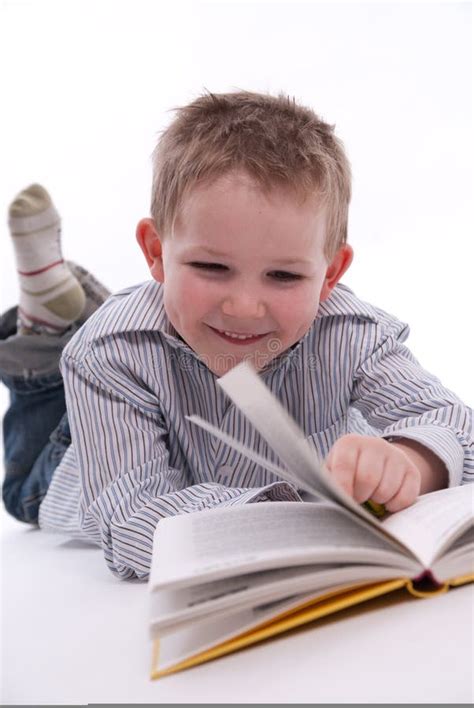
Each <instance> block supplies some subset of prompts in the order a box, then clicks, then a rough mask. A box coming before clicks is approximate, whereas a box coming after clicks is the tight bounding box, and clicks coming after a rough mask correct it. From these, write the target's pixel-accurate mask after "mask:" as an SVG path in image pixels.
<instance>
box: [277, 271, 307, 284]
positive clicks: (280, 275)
mask: <svg viewBox="0 0 474 708" xmlns="http://www.w3.org/2000/svg"><path fill="white" fill-rule="evenodd" d="M269 275H270V277H271V278H273V280H279V281H282V282H289V281H292V280H301V279H302V277H303V276H302V275H299V274H298V273H288V271H286V270H273V271H272V272H271V273H270V274H269Z"/></svg>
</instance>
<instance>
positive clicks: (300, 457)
mask: <svg viewBox="0 0 474 708" xmlns="http://www.w3.org/2000/svg"><path fill="white" fill-rule="evenodd" d="M218 384H219V385H220V386H221V387H222V389H223V390H224V391H225V392H226V393H227V395H228V396H229V397H230V399H231V400H232V401H233V402H234V403H235V405H236V406H237V407H238V408H240V410H241V411H242V412H243V414H244V415H245V416H246V417H247V418H248V419H249V420H250V422H251V423H252V424H253V425H254V427H255V428H256V430H257V431H258V432H259V433H260V435H262V436H263V438H264V439H265V440H266V442H267V443H268V445H269V447H270V448H271V449H273V450H274V452H275V453H276V454H277V456H278V458H279V460H280V461H281V463H282V464H280V465H276V464H274V463H273V462H270V461H269V460H267V459H265V458H263V457H261V456H260V455H258V454H256V453H255V452H254V451H253V450H251V449H249V448H247V447H245V446H243V445H242V444H241V443H240V442H239V441H238V440H235V439H233V438H232V437H230V436H228V435H227V434H226V433H224V432H222V431H221V430H219V429H218V428H217V427H214V426H212V425H211V424H209V423H208V422H207V421H205V420H203V419H201V418H199V417H197V416H189V420H190V422H191V423H192V424H195V425H199V426H200V427H202V428H203V429H205V430H207V431H208V432H209V433H210V434H212V435H214V436H216V437H217V438H219V439H220V440H222V441H223V442H225V443H227V444H228V445H229V446H230V447H232V448H233V449H235V450H237V451H239V452H240V453H241V454H242V455H245V456H247V457H249V458H250V459H251V460H253V461H254V462H257V463H258V464H260V465H262V466H263V467H265V468H266V469H269V470H270V471H272V472H274V473H275V474H277V475H278V476H279V477H280V478H281V479H283V480H286V481H287V482H289V483H290V484H292V485H293V486H294V487H295V488H296V489H297V490H298V491H299V493H300V495H301V496H302V498H303V500H304V501H303V502H294V501H288V502H284V501H282V502H275V501H261V502H258V503H250V504H242V505H240V506H239V505H236V506H226V507H217V508H215V509H209V510H203V511H200V512H198V513H194V514H183V515H178V516H174V517H169V518H165V519H163V520H162V521H160V523H159V525H158V527H157V529H156V532H155V536H154V542H153V556H152V564H151V572H150V577H149V582H148V590H149V601H150V603H149V606H150V635H151V638H152V642H153V651H152V654H153V656H152V669H151V677H152V678H160V677H162V676H165V675H167V674H170V673H174V672H176V671H179V670H182V669H186V668H189V667H191V666H195V665H197V664H200V663H202V662H204V661H209V660H210V659H215V658H217V657H219V656H223V655H225V654H228V653H229V652H232V651H235V650H237V649H241V648H243V647H245V646H249V645H251V644H254V643H255V642H258V641H261V640H263V639H267V638H268V637H271V636H274V635H276V634H280V633H281V632H284V631H287V630H289V629H292V628H293V627H297V626H300V625H302V624H304V623H307V622H312V621H313V620H316V619H318V618H321V617H325V616H326V615H329V614H332V613H335V612H338V611H339V610H342V609H345V608H347V607H350V606H353V605H357V604H360V603H363V602H366V601H368V600H370V599H372V598H375V597H378V596H381V595H385V594H388V593H390V592H393V591H395V590H398V589H400V588H406V589H407V590H408V592H409V593H411V595H414V596H416V597H429V596H433V595H436V594H438V593H443V592H446V591H447V590H448V588H450V587H454V586H457V585H462V584H464V583H468V582H472V581H473V580H474V485H464V486H460V487H452V488H448V489H443V490H440V491H437V492H431V493H429V494H424V495H422V496H420V497H419V498H418V499H417V501H416V502H415V503H414V504H413V505H412V506H410V507H408V508H406V509H403V510H402V511H399V512H397V513H394V514H390V513H385V514H383V515H381V513H380V509H379V508H376V513H370V511H369V509H368V507H367V505H361V504H357V503H356V502H355V501H354V500H353V499H352V498H351V497H350V496H349V495H348V494H346V493H345V492H344V491H343V490H342V489H341V488H340V487H339V486H338V485H336V484H335V483H334V481H333V480H332V479H331V477H330V475H329V474H328V472H327V471H326V470H325V468H324V463H323V461H321V460H319V459H318V457H317V455H316V453H315V450H314V448H312V447H310V445H309V443H308V442H307V440H306V438H305V436H304V434H303V432H302V431H301V430H300V429H299V428H298V426H297V425H296V423H295V421H294V420H293V419H292V418H291V417H290V416H289V414H288V413H287V411H285V409H284V408H283V406H282V405H281V404H280V402H279V401H278V400H277V399H276V398H275V397H274V396H273V394H272V393H271V392H270V391H269V389H268V388H267V387H266V386H265V384H264V383H263V381H262V380H261V379H260V377H259V376H258V374H257V373H256V372H255V371H254V370H253V369H252V367H251V365H250V364H249V363H247V362H243V363H242V364H239V365H238V366H237V367H235V368H233V369H232V370H231V371H230V372H229V373H227V374H225V375H224V376H223V377H222V378H220V379H219V380H218Z"/></svg>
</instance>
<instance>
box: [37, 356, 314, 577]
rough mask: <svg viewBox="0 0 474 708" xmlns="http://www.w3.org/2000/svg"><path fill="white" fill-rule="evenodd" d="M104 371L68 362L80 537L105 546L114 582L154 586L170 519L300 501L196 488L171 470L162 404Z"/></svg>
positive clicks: (275, 489) (273, 489)
mask: <svg viewBox="0 0 474 708" xmlns="http://www.w3.org/2000/svg"><path fill="white" fill-rule="evenodd" d="M100 366H101V364H100V362H99V361H97V360H96V361H95V362H94V361H91V360H89V361H86V362H77V361H75V360H74V358H72V357H71V356H68V355H67V354H65V355H63V358H62V362H61V370H62V374H63V378H64V382H65V391H66V402H67V408H68V417H69V423H70V428H71V436H72V441H73V446H74V451H75V456H76V462H77V467H78V470H79V484H76V491H75V492H73V490H72V487H71V494H73V495H74V494H75V495H76V504H78V507H79V518H78V525H79V527H80V532H79V534H77V533H76V534H75V535H80V536H81V537H85V538H88V539H89V540H91V541H93V542H95V543H98V544H100V545H101V547H102V549H103V552H104V555H105V559H106V562H107V564H108V566H109V568H110V569H111V571H112V572H113V573H114V574H116V575H118V576H119V577H121V578H141V579H145V578H147V576H148V575H149V571H150V563H151V556H152V547H153V535H154V531H155V528H156V526H157V524H158V523H159V521H160V519H162V518H164V517H167V516H173V515H176V514H182V513H192V512H195V511H200V510H202V509H210V508H213V507H216V506H222V505H225V506H230V505H233V504H246V503H251V502H260V501H299V500H301V497H300V496H299V494H298V492H297V491H296V490H295V489H294V488H293V487H292V486H291V485H290V484H288V483H286V482H275V483H272V484H269V485H267V486H265V487H260V488H247V487H240V488H238V487H226V486H224V485H222V484H219V483H203V484H195V483H194V482H193V480H192V479H191V478H190V477H189V476H188V474H187V473H186V472H185V471H183V470H179V469H174V468H173V467H171V466H170V464H169V454H168V449H167V432H166V429H165V424H164V420H163V417H162V415H161V413H160V410H159V407H158V405H157V401H156V398H155V399H153V396H152V395H151V392H149V391H147V389H146V387H145V386H142V385H141V382H138V381H133V382H132V381H131V380H130V378H129V377H127V375H126V373H125V372H124V371H122V372H121V371H120V370H119V369H117V370H116V371H114V372H112V371H108V372H107V374H106V375H104V372H103V370H101V368H100ZM66 462H67V460H66ZM70 474H71V473H70ZM53 484H54V479H53ZM78 490H79V491H78ZM70 503H71V504H72V503H74V500H72V499H71V500H70ZM43 518H44V519H45V518H46V516H45V514H43ZM45 523H46V522H45Z"/></svg>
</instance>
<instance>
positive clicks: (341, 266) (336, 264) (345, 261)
mask: <svg viewBox="0 0 474 708" xmlns="http://www.w3.org/2000/svg"><path fill="white" fill-rule="evenodd" d="M353 258H354V251H353V250H352V247H351V246H349V244H347V243H346V244H344V246H341V248H340V249H339V250H338V251H337V253H336V255H335V256H334V258H333V259H332V261H331V262H330V263H329V265H328V267H327V271H326V277H325V279H324V283H323V287H322V288H321V294H320V296H319V301H320V302H323V300H327V299H328V297H329V296H330V294H331V292H332V290H333V288H334V287H335V286H336V285H337V283H338V282H339V281H340V279H341V278H342V276H343V275H344V273H345V272H346V270H347V269H348V268H349V266H350V264H351V263H352V259H353Z"/></svg>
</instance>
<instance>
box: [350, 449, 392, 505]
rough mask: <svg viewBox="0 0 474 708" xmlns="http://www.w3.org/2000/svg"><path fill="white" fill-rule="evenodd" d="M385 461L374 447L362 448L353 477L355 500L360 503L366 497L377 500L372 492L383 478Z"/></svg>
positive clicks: (365, 499)
mask: <svg viewBox="0 0 474 708" xmlns="http://www.w3.org/2000/svg"><path fill="white" fill-rule="evenodd" d="M385 461H386V460H385V457H381V456H380V451H379V450H378V449H377V448H375V447H371V448H366V449H365V450H362V452H361V453H360V455H359V459H358V462H357V469H356V473H355V479H354V490H353V496H354V499H355V500H356V501H357V502H359V503H362V502H365V501H367V499H373V501H378V500H377V499H375V497H374V495H373V493H374V491H375V490H376V489H378V487H379V485H380V484H381V481H382V480H383V474H384V467H385Z"/></svg>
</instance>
